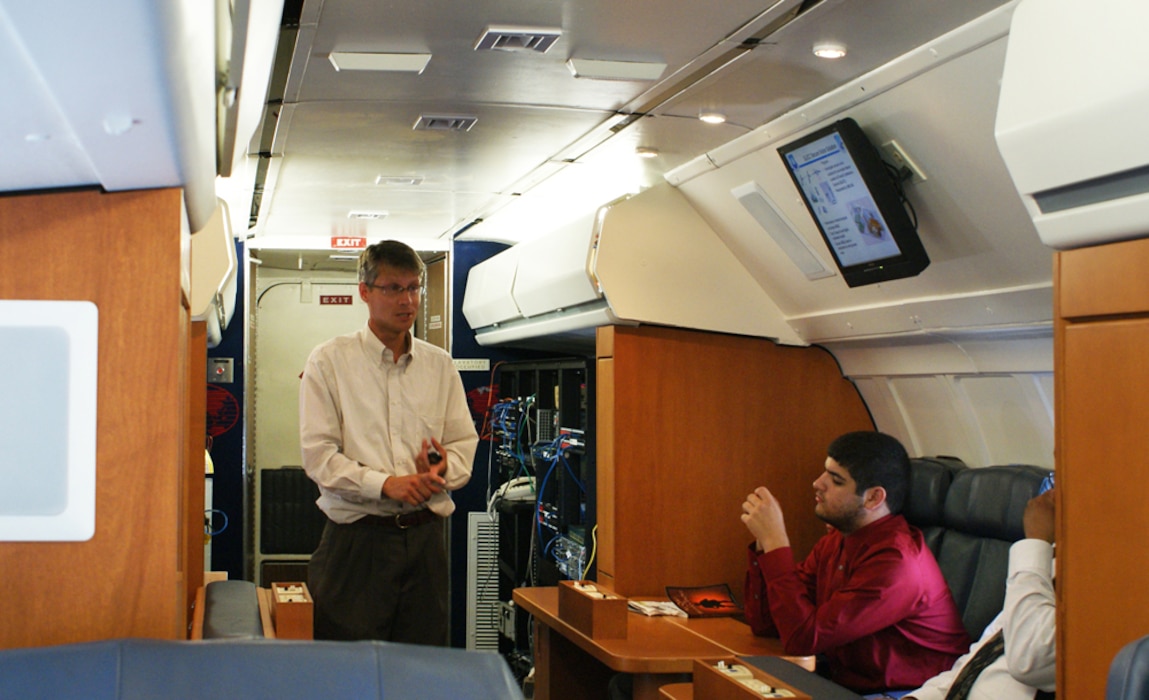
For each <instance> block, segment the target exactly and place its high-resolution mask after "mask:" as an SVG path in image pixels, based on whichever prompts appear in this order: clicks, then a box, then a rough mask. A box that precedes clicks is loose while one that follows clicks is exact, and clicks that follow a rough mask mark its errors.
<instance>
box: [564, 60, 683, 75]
mask: <svg viewBox="0 0 1149 700" xmlns="http://www.w3.org/2000/svg"><path fill="white" fill-rule="evenodd" d="M567 68H569V69H570V72H571V74H572V75H574V77H576V78H594V79H598V80H655V79H657V78H658V77H659V76H661V75H662V72H663V71H665V70H666V64H665V63H637V62H630V61H599V60H596V59H593V58H572V59H569V60H567Z"/></svg>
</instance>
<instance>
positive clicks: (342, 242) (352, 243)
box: [331, 236, 367, 250]
mask: <svg viewBox="0 0 1149 700" xmlns="http://www.w3.org/2000/svg"><path fill="white" fill-rule="evenodd" d="M331 247H332V248H336V249H338V250H363V249H364V248H366V247H367V239H366V238H365V237H363V236H332V237H331Z"/></svg>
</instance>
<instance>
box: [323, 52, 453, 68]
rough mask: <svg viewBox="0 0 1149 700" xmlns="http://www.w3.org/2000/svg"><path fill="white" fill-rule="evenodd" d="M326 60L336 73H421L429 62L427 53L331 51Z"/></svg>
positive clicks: (429, 56) (429, 55) (429, 58)
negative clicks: (361, 71) (349, 71)
mask: <svg viewBox="0 0 1149 700" xmlns="http://www.w3.org/2000/svg"><path fill="white" fill-rule="evenodd" d="M327 59H328V60H329V61H331V65H333V66H335V70H336V71H345V70H372V71H391V72H399V73H422V72H423V69H424V68H426V67H427V63H428V61H430V60H431V54H429V53H356V52H351V51H332V52H331V53H330V54H328V56H327Z"/></svg>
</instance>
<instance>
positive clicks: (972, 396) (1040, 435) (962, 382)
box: [954, 375, 1053, 467]
mask: <svg viewBox="0 0 1149 700" xmlns="http://www.w3.org/2000/svg"><path fill="white" fill-rule="evenodd" d="M954 381H955V384H956V385H957V387H958V389H959V390H960V393H961V394H964V396H962V397H961V400H964V401H965V402H967V403H968V404H969V406H970V410H971V411H972V412H973V415H974V419H975V421H976V422H977V427H978V432H979V434H980V436H981V438H982V440H983V442H984V445H985V448H986V450H987V451H988V454H989V462H990V463H991V464H1011V463H1020V464H1036V465H1038V466H1046V467H1052V466H1053V413H1052V411H1051V410H1048V409H1052V406H1046V405H1045V404H1044V403H1043V402H1042V401H1041V400H1040V396H1039V394H1038V392H1037V382H1036V380H1035V379H1033V378H1030V377H1026V376H1024V375H1016V376H1015V375H1004V376H1003V375H980V376H974V377H958V378H956V379H955V380H954Z"/></svg>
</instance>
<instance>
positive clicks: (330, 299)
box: [319, 294, 351, 306]
mask: <svg viewBox="0 0 1149 700" xmlns="http://www.w3.org/2000/svg"><path fill="white" fill-rule="evenodd" d="M319 305H320V306H327V305H335V306H351V295H350V294H320V295H319Z"/></svg>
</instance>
